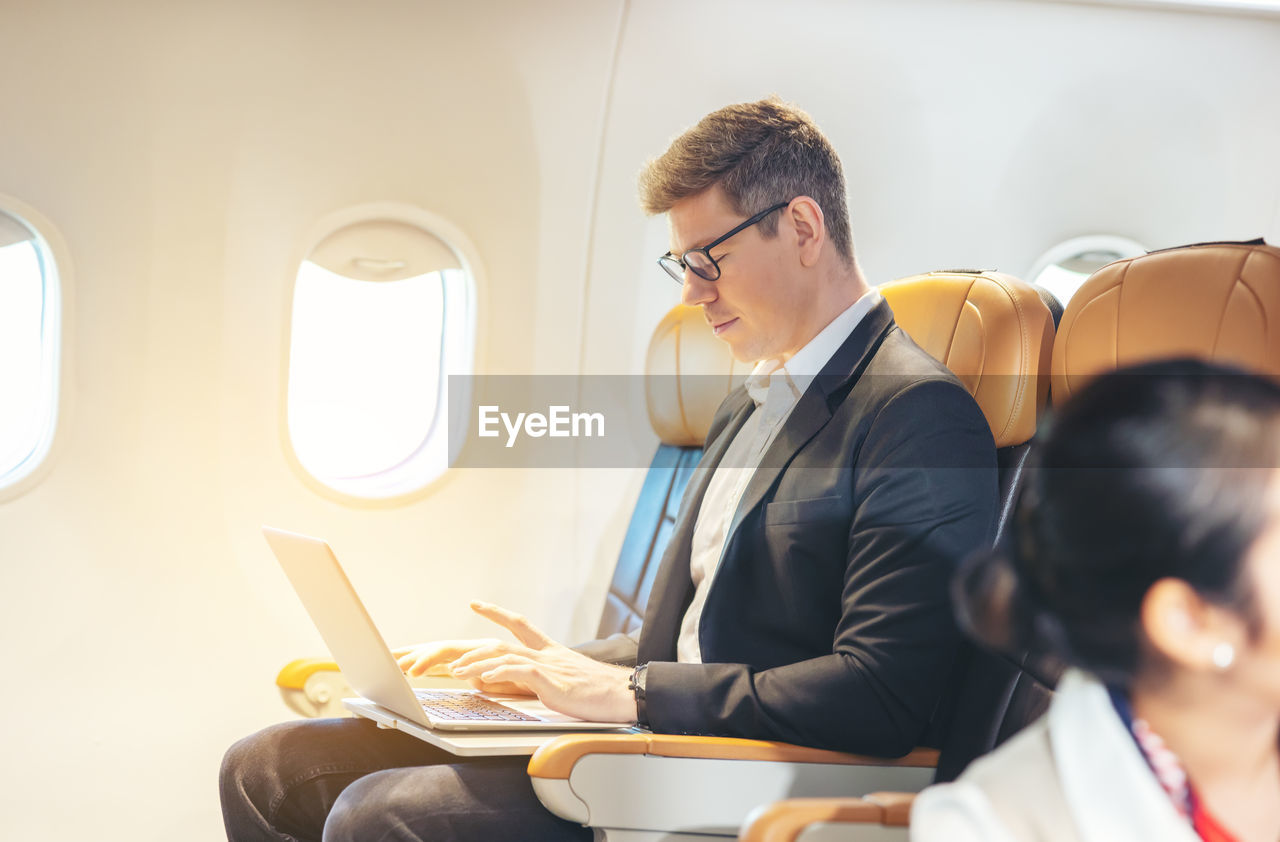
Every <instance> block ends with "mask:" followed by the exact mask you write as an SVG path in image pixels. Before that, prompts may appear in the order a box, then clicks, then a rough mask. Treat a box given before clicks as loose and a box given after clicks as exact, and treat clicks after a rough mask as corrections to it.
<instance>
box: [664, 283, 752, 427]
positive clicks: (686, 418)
mask: <svg viewBox="0 0 1280 842" xmlns="http://www.w3.org/2000/svg"><path fill="white" fill-rule="evenodd" d="M750 372H751V366H750V365H748V364H746V363H740V362H737V361H736V360H735V359H734V358H733V354H731V353H730V352H729V346H728V344H727V343H724V342H721V341H720V340H719V339H716V337H715V334H713V333H712V332H711V325H709V324H707V320H706V318H705V317H704V316H703V315H702V309H701V308H700V307H686V306H684V305H682V304H681V305H677V306H676V307H675V308H674V309H672V310H671V312H669V313H667V315H666V316H664V317H663V319H662V321H661V322H660V323H659V324H658V327H657V329H656V330H655V331H654V332H653V338H652V339H651V340H649V354H648V357H647V358H646V360H645V374H646V375H647V376H646V377H645V398H646V402H647V404H648V406H649V423H650V424H652V425H653V430H654V432H656V433H657V434H658V438H660V439H661V440H662V443H663V444H674V445H680V446H682V447H701V446H702V443H703V442H704V441H705V440H706V437H707V429H708V428H709V427H710V426H711V419H712V417H713V416H714V415H715V412H716V408H717V407H718V406H720V402H721V401H723V400H724V399H725V396H727V395H728V394H729V393H730V392H732V391H733V390H734V389H736V388H737V387H738V386H739V385H740V384H741V383H742V381H743V380H744V379H745V378H746V376H747V375H748V374H749V373H750Z"/></svg>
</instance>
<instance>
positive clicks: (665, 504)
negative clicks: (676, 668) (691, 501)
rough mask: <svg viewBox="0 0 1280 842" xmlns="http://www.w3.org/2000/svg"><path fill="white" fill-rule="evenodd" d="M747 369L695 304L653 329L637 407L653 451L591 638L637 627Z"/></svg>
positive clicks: (675, 310) (681, 308)
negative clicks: (644, 412)
mask: <svg viewBox="0 0 1280 842" xmlns="http://www.w3.org/2000/svg"><path fill="white" fill-rule="evenodd" d="M750 370H751V366H749V365H747V364H745V363H740V362H738V361H736V360H735V359H734V358H733V355H732V354H731V353H730V352H729V346H728V345H726V344H725V343H723V342H721V341H720V340H718V339H716V338H715V335H714V334H713V333H712V332H711V331H710V330H709V329H708V327H707V323H706V319H705V318H704V317H703V315H702V311H701V309H700V308H698V307H686V306H684V305H677V306H676V307H674V308H673V309H672V310H671V311H670V312H668V313H667V314H666V316H664V317H663V319H662V321H661V322H659V324H658V327H657V328H656V329H655V330H654V332H653V338H652V339H650V341H649V350H648V353H647V355H646V358H645V375H646V376H645V405H646V407H647V408H648V411H649V424H650V426H651V427H652V428H653V431H654V432H655V433H657V434H658V441H659V444H658V450H657V452H656V453H655V454H654V456H653V461H652V462H651V463H650V465H649V472H648V474H646V476H645V480H644V484H643V485H642V486H641V489H640V497H639V499H637V500H636V506H635V510H634V511H633V513H632V515H631V521H630V523H629V524H628V526H627V533H626V536H625V537H624V538H623V541H622V548H621V550H620V551H619V553H618V565H617V567H616V568H615V569H614V572H613V579H612V581H611V582H610V583H609V592H608V594H607V595H606V597H605V606H604V613H603V615H602V616H601V618H600V627H599V629H598V630H597V632H596V636H597V637H598V638H606V637H609V636H610V635H614V634H626V633H630V632H634V631H635V630H636V629H638V628H639V627H640V621H641V620H642V619H643V618H644V609H645V605H646V604H647V603H648V601H649V592H650V589H651V588H652V587H653V579H654V576H655V575H656V574H657V572H658V564H659V562H661V561H662V553H663V550H664V549H665V548H666V546H667V541H668V540H670V538H671V530H672V528H673V527H674V526H675V522H676V515H677V513H678V512H679V509H680V501H681V499H683V497H684V489H685V486H686V485H687V484H688V482H689V478H690V477H691V476H692V475H693V470H694V468H696V467H697V466H698V460H699V459H701V458H702V445H703V442H704V440H705V439H706V437H707V430H708V429H710V427H711V419H712V418H714V417H715V413H716V409H717V408H718V407H719V406H720V403H721V401H723V400H724V398H725V396H726V395H728V394H729V393H730V392H732V391H733V390H734V389H735V388H737V387H738V385H739V384H740V383H741V382H742V381H743V379H744V378H745V377H746V376H747V374H748V373H750Z"/></svg>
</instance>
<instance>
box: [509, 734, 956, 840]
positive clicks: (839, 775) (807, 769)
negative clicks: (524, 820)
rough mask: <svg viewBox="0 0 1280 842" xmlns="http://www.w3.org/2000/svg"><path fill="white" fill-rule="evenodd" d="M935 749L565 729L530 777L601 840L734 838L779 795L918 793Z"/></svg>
mask: <svg viewBox="0 0 1280 842" xmlns="http://www.w3.org/2000/svg"><path fill="white" fill-rule="evenodd" d="M937 756H938V753H937V751H936V750H933V749H917V750H915V751H913V752H911V753H910V754H908V755H907V756H906V757H900V758H878V757H869V756H866V755H857V754H846V753H844V752H837V751H826V750H823V749H815V748H806V747H804V746H796V745H790V744H787V743H778V742H769V741H764V740H743V739H731V738H722V737H692V736H675V735H668V734H644V733H638V734H571V735H567V736H563V737H558V738H557V739H555V740H552V741H551V742H549V743H548V744H546V745H544V746H543V747H542V748H540V749H538V751H537V752H535V753H534V755H533V757H532V758H530V761H529V776H530V779H531V781H532V783H533V788H534V791H535V792H536V793H537V794H538V797H539V799H540V800H541V801H542V803H543V805H544V806H546V807H547V809H549V810H550V811H551V812H553V813H555V814H556V815H558V816H560V817H561V818H564V819H568V820H570V821H575V822H578V823H580V824H584V825H589V826H591V827H594V828H598V829H601V830H603V831H604V834H605V838H608V836H609V831H610V830H614V829H618V830H620V829H629V830H631V831H635V830H639V829H643V830H645V831H648V832H650V833H653V834H655V837H654V838H661V834H680V833H687V834H693V833H701V834H706V835H728V836H736V835H737V833H738V831H739V829H740V828H741V826H742V823H743V821H745V819H746V818H747V816H748V814H750V812H751V811H752V810H754V809H755V808H757V807H759V806H760V805H762V804H769V803H772V802H775V801H779V800H782V799H786V798H796V797H835V796H850V795H865V794H867V793H871V792H876V791H880V790H889V789H893V790H904V791H910V792H918V791H919V790H921V789H923V788H924V787H926V786H928V785H929V783H930V782H931V781H932V778H933V771H934V766H935V765H936V763H937ZM877 809H881V808H877ZM636 838H639V837H636Z"/></svg>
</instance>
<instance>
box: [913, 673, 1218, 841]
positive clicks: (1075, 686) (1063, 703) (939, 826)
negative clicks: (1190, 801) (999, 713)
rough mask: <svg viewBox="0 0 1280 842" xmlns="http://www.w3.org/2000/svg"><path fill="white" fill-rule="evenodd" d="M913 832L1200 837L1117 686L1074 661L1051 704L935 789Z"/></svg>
mask: <svg viewBox="0 0 1280 842" xmlns="http://www.w3.org/2000/svg"><path fill="white" fill-rule="evenodd" d="M911 839H912V842H1023V840H1037V842H1040V841H1041V840H1043V842H1146V840H1152V839H1159V840H1161V842H1199V837H1198V836H1197V835H1196V834H1195V832H1194V831H1193V830H1192V829H1191V825H1190V823H1189V822H1188V821H1187V820H1186V819H1184V818H1182V817H1181V816H1180V815H1179V814H1178V811H1177V810H1176V809H1174V806H1173V802H1172V801H1171V800H1170V798H1169V796H1168V795H1167V794H1166V793H1165V791H1164V790H1163V789H1162V788H1161V787H1160V784H1159V783H1158V782H1157V781H1156V778H1155V775H1154V774H1152V772H1151V769H1150V767H1148V766H1147V761H1146V759H1145V758H1144V757H1143V756H1142V753H1141V751H1139V750H1138V747H1137V745H1136V744H1135V743H1134V741H1133V737H1132V736H1130V734H1129V730H1128V729H1127V728H1126V727H1125V724H1124V722H1123V721H1122V720H1121V719H1120V716H1119V714H1117V713H1116V710H1115V707H1114V706H1113V705H1112V704H1111V699H1110V697H1109V696H1108V694H1107V690H1106V688H1105V687H1103V685H1102V684H1100V683H1099V682H1098V681H1096V680H1094V679H1093V678H1090V677H1089V676H1087V675H1085V674H1084V673H1082V672H1079V671H1076V670H1069V671H1068V672H1067V673H1066V674H1065V675H1064V676H1063V677H1062V680H1061V681H1060V682H1059V684H1058V689H1057V692H1056V693H1055V694H1054V697H1053V701H1052V702H1051V703H1050V705H1049V710H1048V712H1047V713H1046V714H1045V715H1044V716H1043V717H1041V718H1040V719H1039V720H1037V721H1036V722H1035V723H1034V724H1032V725H1031V726H1029V727H1028V728H1027V729H1026V730H1024V731H1023V732H1022V733H1020V734H1018V735H1016V736H1015V737H1013V738H1012V739H1011V740H1009V741H1008V742H1007V743H1005V744H1004V745H1003V746H1001V747H1000V748H998V749H997V750H995V751H994V752H992V753H991V754H989V755H987V756H986V757H983V758H980V759H979V760H977V761H975V762H974V763H973V764H972V765H971V766H970V767H969V768H968V769H966V770H965V772H964V774H963V775H961V776H960V778H959V780H957V781H956V782H955V783H950V784H941V785H939V786H934V787H930V788H928V789H926V790H925V791H924V792H922V793H921V794H920V795H919V796H918V797H917V798H916V801H915V805H914V807H913V808H912V810H911Z"/></svg>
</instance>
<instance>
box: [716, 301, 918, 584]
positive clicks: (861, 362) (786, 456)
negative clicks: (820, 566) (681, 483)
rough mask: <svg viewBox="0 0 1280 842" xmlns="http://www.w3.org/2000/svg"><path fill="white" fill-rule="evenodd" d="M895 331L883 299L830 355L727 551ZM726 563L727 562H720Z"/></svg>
mask: <svg viewBox="0 0 1280 842" xmlns="http://www.w3.org/2000/svg"><path fill="white" fill-rule="evenodd" d="M891 327H893V312H892V311H891V310H890V309H889V305H888V304H886V303H885V302H884V301H883V300H881V301H880V303H879V304H877V305H876V306H875V307H873V308H872V309H871V311H870V312H868V313H867V315H866V316H864V317H863V318H862V321H860V322H858V324H857V326H856V327H855V328H854V329H853V332H852V333H850V334H849V337H848V338H847V339H845V341H844V342H843V343H842V344H841V345H840V347H839V348H837V349H836V352H835V353H834V354H832V355H831V359H830V360H829V361H828V362H827V364H826V365H825V366H823V368H822V371H821V372H819V373H818V376H817V377H815V378H814V380H813V382H812V383H810V384H809V388H808V389H806V390H805V393H804V394H803V395H801V396H800V400H799V401H797V402H796V405H795V407H794V408H793V409H792V410H791V414H790V415H789V416H788V417H787V420H786V422H785V423H784V424H783V425H782V429H781V430H779V431H778V435H777V437H775V438H774V440H773V442H772V443H771V444H770V445H769V449H768V450H766V451H765V453H764V458H763V459H761V460H760V467H758V468H756V472H755V473H754V474H752V476H751V481H750V482H749V483H747V487H746V490H745V491H743V493H742V500H741V502H740V503H739V504H738V509H737V511H736V512H734V515H733V523H731V524H730V525H729V537H728V540H726V541H725V549H726V550H728V547H729V543H730V542H732V541H733V538H734V536H735V535H736V534H737V531H738V524H740V523H741V522H742V519H743V518H744V517H745V516H746V515H747V514H748V513H749V512H751V511H753V510H754V509H755V508H756V507H757V506H759V505H760V504H761V502H762V501H763V500H764V498H765V495H767V494H768V493H769V490H770V489H771V488H773V485H774V483H775V482H776V481H777V479H778V477H779V476H781V475H782V472H783V471H784V470H786V468H787V465H789V464H790V463H791V460H792V459H793V458H794V457H795V455H796V454H797V453H798V452H799V451H800V448H802V447H804V445H805V443H806V442H808V441H809V439H811V438H813V437H814V436H815V435H816V434H817V433H818V431H819V430H821V429H822V428H823V427H825V426H826V425H827V422H828V421H830V420H831V413H832V411H833V409H834V404H837V403H839V399H840V396H841V395H842V394H844V393H845V392H844V387H845V385H846V384H848V383H849V382H850V381H851V380H854V379H856V378H857V377H858V376H859V375H861V374H862V370H863V369H864V368H866V365H867V363H868V362H869V361H870V360H871V357H872V356H873V355H874V354H875V351H876V349H877V348H879V347H880V343H881V342H882V341H883V340H884V337H885V335H886V334H888V332H889V329H890V328H891ZM703 490H704V491H705V490H706V489H705V488H704V489H703ZM699 500H701V497H699ZM726 560H727V559H724V558H722V559H721V563H724V561H726Z"/></svg>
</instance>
